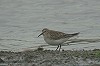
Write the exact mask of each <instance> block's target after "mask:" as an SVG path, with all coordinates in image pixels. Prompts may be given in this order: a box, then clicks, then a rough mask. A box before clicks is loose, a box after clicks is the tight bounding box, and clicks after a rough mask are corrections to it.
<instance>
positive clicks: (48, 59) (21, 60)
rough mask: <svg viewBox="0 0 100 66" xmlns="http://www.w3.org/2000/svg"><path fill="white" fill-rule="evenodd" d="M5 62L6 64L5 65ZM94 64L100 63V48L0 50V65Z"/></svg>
mask: <svg viewBox="0 0 100 66" xmlns="http://www.w3.org/2000/svg"><path fill="white" fill-rule="evenodd" d="M3 64H4V65H3ZM2 65H3V66H11V65H12V66H17V65H19V66H66V65H67V66H73V65H74V66H93V65H98V66H99V65H100V49H94V50H78V51H77V50H63V51H54V50H44V49H43V48H38V49H36V50H34V51H32V50H28V51H23V52H11V51H0V66H2Z"/></svg>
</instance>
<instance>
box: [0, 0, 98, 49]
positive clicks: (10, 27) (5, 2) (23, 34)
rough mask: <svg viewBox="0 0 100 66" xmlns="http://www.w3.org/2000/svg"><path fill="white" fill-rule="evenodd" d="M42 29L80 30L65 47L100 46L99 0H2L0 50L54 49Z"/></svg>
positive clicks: (0, 0) (87, 47)
mask: <svg viewBox="0 0 100 66" xmlns="http://www.w3.org/2000/svg"><path fill="white" fill-rule="evenodd" d="M43 28H48V29H52V30H58V31H62V32H65V33H74V32H80V34H79V36H78V38H76V39H75V40H72V42H70V44H69V45H66V46H62V48H63V49H65V50H73V49H76V50H77V49H78V50H82V49H86V50H90V49H100V40H99V39H100V0H0V50H7V51H23V50H28V49H32V50H33V49H36V48H38V47H40V46H43V47H44V48H45V49H55V48H56V46H50V45H48V44H47V43H45V41H44V40H43V37H42V36H41V37H39V38H38V37H37V36H38V35H39V34H40V33H41V30H42V29H43Z"/></svg>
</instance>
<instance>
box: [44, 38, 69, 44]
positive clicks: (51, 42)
mask: <svg viewBox="0 0 100 66" xmlns="http://www.w3.org/2000/svg"><path fill="white" fill-rule="evenodd" d="M44 40H45V42H46V43H48V44H50V45H58V44H62V43H64V42H65V41H67V40H68V39H67V38H65V39H59V40H51V39H48V38H45V39H44Z"/></svg>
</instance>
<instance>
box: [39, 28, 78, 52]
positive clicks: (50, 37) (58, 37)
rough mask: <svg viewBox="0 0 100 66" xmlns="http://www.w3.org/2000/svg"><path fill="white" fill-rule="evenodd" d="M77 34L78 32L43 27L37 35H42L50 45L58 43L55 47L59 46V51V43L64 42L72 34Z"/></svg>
mask: <svg viewBox="0 0 100 66" xmlns="http://www.w3.org/2000/svg"><path fill="white" fill-rule="evenodd" d="M78 34H79V32H78V33H73V34H66V33H63V32H60V31H54V30H49V29H47V28H44V29H43V30H42V33H41V34H40V35H39V36H41V35H43V37H44V40H45V42H46V43H48V44H50V45H58V47H57V49H58V48H59V51H60V49H61V45H62V44H63V43H64V42H66V41H67V40H68V39H69V38H71V37H73V36H77V35H78ZM39 36H38V37H39ZM57 49H56V50H57Z"/></svg>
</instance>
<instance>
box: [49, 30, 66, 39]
mask: <svg viewBox="0 0 100 66" xmlns="http://www.w3.org/2000/svg"><path fill="white" fill-rule="evenodd" d="M65 36H66V34H65V33H63V32H59V31H50V38H51V39H54V40H59V39H61V38H66V37H65Z"/></svg>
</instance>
